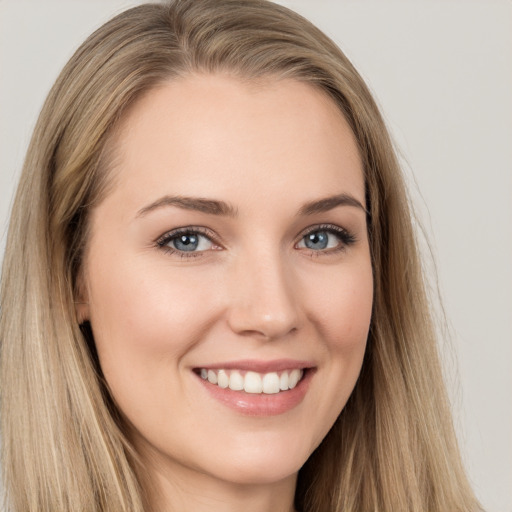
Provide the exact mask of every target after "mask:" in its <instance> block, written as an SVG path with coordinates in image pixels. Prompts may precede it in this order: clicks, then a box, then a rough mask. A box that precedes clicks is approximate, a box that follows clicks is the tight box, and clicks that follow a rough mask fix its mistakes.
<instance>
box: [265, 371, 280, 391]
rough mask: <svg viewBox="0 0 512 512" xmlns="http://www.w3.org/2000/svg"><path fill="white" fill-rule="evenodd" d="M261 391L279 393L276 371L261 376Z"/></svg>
mask: <svg viewBox="0 0 512 512" xmlns="http://www.w3.org/2000/svg"><path fill="white" fill-rule="evenodd" d="M263 393H267V394H269V395H271V394H274V393H279V375H277V373H267V374H265V376H264V377H263Z"/></svg>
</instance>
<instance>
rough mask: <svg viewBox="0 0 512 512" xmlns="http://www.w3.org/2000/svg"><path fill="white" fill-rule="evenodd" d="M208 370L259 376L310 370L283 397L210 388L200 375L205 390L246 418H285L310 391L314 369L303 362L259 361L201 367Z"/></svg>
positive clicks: (210, 385) (212, 386)
mask: <svg viewBox="0 0 512 512" xmlns="http://www.w3.org/2000/svg"><path fill="white" fill-rule="evenodd" d="M201 368H206V369H212V370H213V369H220V368H222V369H238V370H242V371H256V372H259V373H268V372H271V371H283V370H289V369H294V368H301V369H307V370H306V371H305V374H304V377H303V378H302V380H301V381H300V382H299V383H298V384H297V386H296V387H295V388H293V389H289V390H288V391H281V392H280V393H276V394H272V395H267V394H264V393H261V394H251V393H245V392H244V391H233V390H231V389H223V388H220V387H219V386H217V385H216V384H211V383H210V382H208V381H207V380H204V379H202V378H201V377H200V376H199V375H197V373H196V375H197V379H198V381H199V382H200V383H201V384H202V385H203V386H204V389H205V390H206V391H207V392H208V393H209V394H210V396H211V397H213V398H214V399H215V400H217V401H218V402H220V403H221V404H223V405H225V406H227V407H229V408H230V409H233V410H235V411H236V412H238V413H240V414H243V415H245V416H260V417H265V416H277V415H279V414H284V413H286V412H288V411H290V410H292V409H294V408H295V407H296V406H298V405H299V404H300V403H301V402H302V400H303V399H304V397H305V396H306V393H307V391H308V389H309V385H310V382H311V379H312V378H313V375H314V373H315V369H314V368H312V365H311V364H310V363H306V362H304V361H302V362H301V361H291V360H279V361H272V362H256V361H237V362H236V363H235V362H233V363H222V364H215V365H209V366H201Z"/></svg>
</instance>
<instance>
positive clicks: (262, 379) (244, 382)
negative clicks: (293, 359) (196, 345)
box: [198, 368, 304, 395]
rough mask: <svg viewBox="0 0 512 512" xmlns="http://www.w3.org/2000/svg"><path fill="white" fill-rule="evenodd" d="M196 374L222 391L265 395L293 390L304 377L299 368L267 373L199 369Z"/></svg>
mask: <svg viewBox="0 0 512 512" xmlns="http://www.w3.org/2000/svg"><path fill="white" fill-rule="evenodd" d="M198 373H199V375H200V377H201V378H202V379H203V380H206V381H208V382H209V383H211V384H214V385H216V386H218V387H220V388H222V389H231V390H232V391H244V392H245V393H250V394H262V393H263V394H266V395H274V394H277V393H280V392H283V391H288V390H291V389H294V388H295V387H296V386H297V384H298V383H299V382H300V381H301V379H302V378H303V376H304V370H303V369H299V368H295V369H291V370H283V371H279V372H268V373H258V372H254V371H243V370H225V369H206V368H201V369H199V370H198Z"/></svg>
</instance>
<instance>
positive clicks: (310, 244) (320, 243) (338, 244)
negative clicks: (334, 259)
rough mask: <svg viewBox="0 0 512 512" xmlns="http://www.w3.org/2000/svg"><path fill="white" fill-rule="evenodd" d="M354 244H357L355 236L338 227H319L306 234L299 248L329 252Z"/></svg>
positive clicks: (298, 245)
mask: <svg viewBox="0 0 512 512" xmlns="http://www.w3.org/2000/svg"><path fill="white" fill-rule="evenodd" d="M353 242H355V238H354V236H352V235H351V234H350V233H348V232H347V231H346V230H344V229H342V228H340V227H338V226H329V227H319V228H317V229H315V230H313V231H309V232H308V233H306V234H305V235H304V236H303V237H302V239H301V240H300V241H299V243H298V244H297V248H298V249H309V250H311V251H328V250H330V249H334V250H336V249H343V248H344V247H346V246H348V245H350V244H352V243H353Z"/></svg>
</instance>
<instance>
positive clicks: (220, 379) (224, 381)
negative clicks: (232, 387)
mask: <svg viewBox="0 0 512 512" xmlns="http://www.w3.org/2000/svg"><path fill="white" fill-rule="evenodd" d="M217 384H218V385H219V387H220V388H227V387H228V386H229V377H228V374H227V373H226V372H225V371H224V370H219V372H218V373H217Z"/></svg>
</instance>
